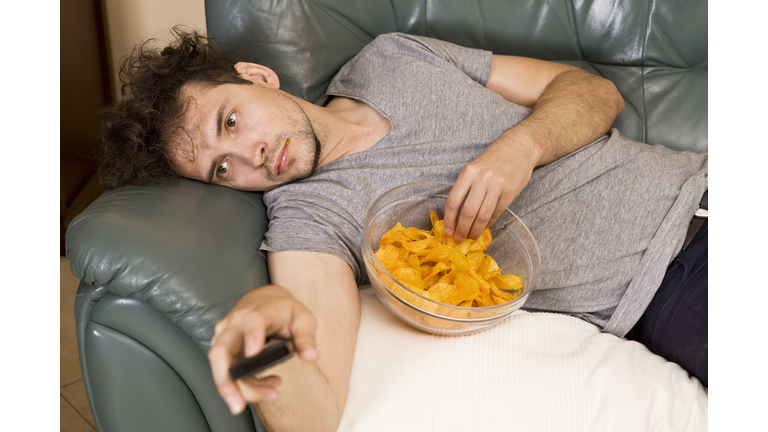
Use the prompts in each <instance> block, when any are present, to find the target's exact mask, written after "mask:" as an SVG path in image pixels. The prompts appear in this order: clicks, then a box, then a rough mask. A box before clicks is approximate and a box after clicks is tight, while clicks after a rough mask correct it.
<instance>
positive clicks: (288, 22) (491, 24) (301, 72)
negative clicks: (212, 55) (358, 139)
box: [205, 0, 707, 152]
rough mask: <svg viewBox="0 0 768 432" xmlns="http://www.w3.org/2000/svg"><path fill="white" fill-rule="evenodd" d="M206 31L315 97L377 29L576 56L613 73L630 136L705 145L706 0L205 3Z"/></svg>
mask: <svg viewBox="0 0 768 432" xmlns="http://www.w3.org/2000/svg"><path fill="white" fill-rule="evenodd" d="M205 12H206V21H207V27H208V28H207V31H208V35H209V36H213V37H215V38H216V39H217V44H218V45H219V46H220V47H222V48H225V49H232V50H234V52H235V53H236V56H237V58H238V59H239V60H244V61H252V62H256V63H261V64H264V65H266V66H269V67H270V68H272V69H273V70H275V72H277V74H278V76H279V77H280V81H281V86H282V88H283V90H285V91H287V92H289V93H291V94H294V95H296V96H299V97H301V98H303V99H306V100H309V101H315V100H317V99H318V98H319V97H320V96H321V95H322V94H323V92H324V91H325V89H326V87H327V86H328V84H329V82H330V80H331V79H332V78H333V76H334V75H335V73H336V72H337V71H338V70H339V68H341V66H342V65H343V64H344V63H346V62H347V61H348V60H349V59H351V58H352V57H353V56H354V55H355V54H357V53H358V52H359V51H360V50H361V49H362V47H363V46H365V45H366V44H367V43H368V42H370V41H371V40H373V38H374V37H376V36H377V35H379V34H382V33H389V32H395V31H399V32H404V33H410V34H418V35H425V36H430V37H435V38H438V39H443V40H447V41H450V42H454V43H457V44H460V45H464V46H468V47H474V48H483V49H488V50H491V51H493V52H494V53H496V54H507V55H519V56H527V57H534V58H539V59H544V60H551V61H558V62H564V63H569V64H573V65H576V66H579V67H581V68H583V69H586V70H588V71H590V72H592V73H595V74H597V75H601V76H603V77H605V78H607V79H610V80H611V81H613V82H614V83H615V84H616V86H617V87H618V88H619V91H620V92H621V93H622V95H623V96H624V99H625V109H624V112H623V113H622V114H621V115H620V116H619V118H618V119H617V121H616V123H615V126H616V127H617V128H618V129H619V131H620V132H621V133H622V134H623V135H624V136H627V137H630V138H632V139H635V140H638V141H642V142H647V143H651V144H663V145H666V146H667V147H670V148H673V149H678V150H691V151H695V152H704V151H707V1H706V0H577V1H565V0H546V1H542V0H473V1H469V0H423V1H422V0H311V1H308V0H291V1H274V0H206V1H205Z"/></svg>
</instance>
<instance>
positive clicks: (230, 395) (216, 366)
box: [208, 343, 245, 414]
mask: <svg viewBox="0 0 768 432" xmlns="http://www.w3.org/2000/svg"><path fill="white" fill-rule="evenodd" d="M232 358H233V355H232V354H231V353H230V352H229V350H228V348H227V346H225V345H224V344H222V343H218V344H216V345H213V346H211V349H210V350H208V360H209V361H210V363H211V373H212V374H213V382H214V384H216V390H217V391H218V392H219V395H221V398H222V399H224V401H225V402H226V403H227V406H228V407H229V411H230V412H231V413H232V414H238V413H240V412H241V411H242V410H243V408H245V400H244V399H243V395H242V394H241V393H240V390H239V389H238V387H237V385H235V383H234V381H232V378H231V377H230V376H229V367H230V366H231V365H232Z"/></svg>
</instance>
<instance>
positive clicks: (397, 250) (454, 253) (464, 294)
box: [375, 211, 522, 307]
mask: <svg viewBox="0 0 768 432" xmlns="http://www.w3.org/2000/svg"><path fill="white" fill-rule="evenodd" d="M429 217H430V219H431V221H432V230H431V231H424V230H420V229H417V228H404V227H403V226H402V225H401V224H400V223H399V222H398V224H397V225H395V227H394V228H392V229H391V230H389V231H387V232H386V233H384V235H383V236H381V240H380V241H379V250H378V251H376V253H375V255H376V258H377V259H378V260H379V262H380V263H381V264H382V265H383V266H384V268H385V269H387V271H388V272H389V273H390V274H391V275H392V276H394V277H395V279H397V280H398V281H399V282H400V283H402V284H403V285H405V286H407V287H408V288H410V289H411V290H413V291H414V292H416V293H418V294H420V295H422V296H424V297H426V298H429V299H431V300H434V301H438V302H441V303H445V304H449V305H452V306H462V307H486V306H495V305H498V304H501V303H506V302H508V301H510V300H513V299H515V298H516V297H517V296H518V295H519V294H520V288H521V287H522V279H521V278H520V276H517V275H514V274H509V275H503V274H501V272H502V269H500V268H499V266H498V264H496V261H495V260H494V259H493V258H492V257H491V256H490V255H486V254H485V253H483V251H485V250H486V249H487V248H488V246H490V245H491V240H492V238H491V231H490V230H489V229H487V228H486V229H485V231H483V233H482V234H481V235H480V238H478V239H477V240H476V241H475V240H472V239H466V240H464V241H462V242H461V243H459V242H457V241H456V239H455V238H454V237H453V236H450V237H448V236H446V235H445V231H444V230H443V226H444V222H443V220H441V219H439V218H438V216H437V214H436V213H435V212H434V211H431V212H430V213H429ZM503 290H506V291H503ZM509 291H511V292H509Z"/></svg>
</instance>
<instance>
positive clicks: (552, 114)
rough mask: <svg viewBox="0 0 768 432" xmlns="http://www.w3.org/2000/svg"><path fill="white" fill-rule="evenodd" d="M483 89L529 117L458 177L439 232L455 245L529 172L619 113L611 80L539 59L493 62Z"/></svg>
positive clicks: (496, 211) (598, 132)
mask: <svg viewBox="0 0 768 432" xmlns="http://www.w3.org/2000/svg"><path fill="white" fill-rule="evenodd" d="M486 87H487V88H489V89H491V90H493V91H495V92H497V93H499V94H500V95H502V96H503V97H504V98H505V99H507V100H509V101H511V102H514V103H517V104H519V105H522V106H526V107H528V108H532V110H533V111H532V112H531V114H530V115H529V116H528V117H527V118H526V119H525V120H523V121H522V122H520V123H519V124H517V125H516V126H515V127H513V128H511V129H509V130H508V131H507V132H505V133H504V134H502V135H501V136H500V137H499V138H498V139H497V140H496V141H494V142H493V143H491V145H490V146H488V148H487V149H486V150H485V151H484V152H483V153H482V154H481V155H480V156H479V157H478V158H477V159H475V160H474V161H472V162H470V163H469V164H467V166H466V167H465V168H464V170H463V171H462V172H461V174H460V175H459V178H458V179H457V181H456V184H455V185H454V187H453V189H452V190H451V193H450V195H449V197H448V200H447V202H446V211H445V221H446V223H445V227H446V234H448V235H452V234H454V233H455V234H456V235H457V236H458V237H460V238H465V237H471V238H477V237H478V236H479V235H480V233H481V232H482V230H483V229H485V227H486V226H488V225H490V224H492V223H493V222H494V221H495V220H496V218H498V216H499V215H500V214H501V212H502V211H503V210H504V209H505V208H507V207H508V206H509V204H511V203H512V200H514V199H515V198H516V197H517V196H518V195H519V194H520V192H521V191H522V190H523V188H525V186H526V185H527V184H528V181H529V180H530V178H531V174H532V172H533V169H534V168H535V167H537V166H541V165H544V164H547V163H549V162H552V161H554V160H557V159H558V158H560V157H562V156H565V155H567V154H569V153H571V152H573V151H575V150H577V149H579V148H581V147H583V146H585V145H587V144H589V143H591V142H593V141H594V140H596V139H597V138H599V137H601V136H602V135H604V134H605V133H606V132H607V131H608V129H609V128H610V127H611V125H612V124H613V121H614V120H615V119H616V116H618V115H619V114H620V113H621V111H622V110H623V109H624V100H623V99H622V97H621V95H620V94H619V92H618V90H616V87H615V86H614V85H613V83H611V82H610V81H608V80H606V79H603V78H600V77H597V76H595V75H592V74H590V73H588V72H585V71H583V70H581V69H579V68H576V67H573V66H568V65H562V64H558V63H552V62H547V61H543V60H536V59H530V58H524V57H514V56H500V55H494V56H493V60H492V63H491V73H490V75H489V77H488V82H487V83H486ZM462 204H463V205H464V207H463V208H462V209H461V215H459V214H458V211H459V208H460V207H461V205H462ZM457 219H458V221H457Z"/></svg>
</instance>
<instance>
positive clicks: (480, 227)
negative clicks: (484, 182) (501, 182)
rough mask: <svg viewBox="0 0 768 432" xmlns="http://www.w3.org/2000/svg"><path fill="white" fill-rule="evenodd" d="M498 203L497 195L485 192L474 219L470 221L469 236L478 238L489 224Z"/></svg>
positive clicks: (474, 238)
mask: <svg viewBox="0 0 768 432" xmlns="http://www.w3.org/2000/svg"><path fill="white" fill-rule="evenodd" d="M498 203H499V196H498V195H495V194H491V192H489V193H488V194H486V196H485V199H484V200H483V204H482V205H481V206H480V211H478V212H477V215H476V216H475V220H474V221H473V222H472V229H471V230H470V231H469V238H471V239H473V240H477V239H478V238H480V234H482V233H483V231H484V230H485V229H486V228H487V227H489V226H490V225H491V223H492V222H491V218H492V217H493V215H494V213H495V211H496V207H497V205H498Z"/></svg>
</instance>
